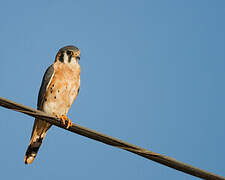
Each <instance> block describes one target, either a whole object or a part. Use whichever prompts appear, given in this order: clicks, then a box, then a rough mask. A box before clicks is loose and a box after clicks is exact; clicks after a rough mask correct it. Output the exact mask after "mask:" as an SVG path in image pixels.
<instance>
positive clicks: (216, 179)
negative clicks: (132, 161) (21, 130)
mask: <svg viewBox="0 0 225 180" xmlns="http://www.w3.org/2000/svg"><path fill="white" fill-rule="evenodd" d="M0 106H2V107H5V108H8V109H11V110H14V111H18V112H21V113H24V114H27V115H29V116H32V117H35V118H38V119H42V120H44V121H47V122H49V123H52V124H54V125H56V126H58V127H60V128H63V129H65V130H68V131H71V132H73V133H76V134H79V135H82V136H85V137H88V138H91V139H94V140H96V141H100V142H102V143H105V144H108V145H111V146H114V147H117V148H120V149H124V150H126V151H129V152H132V153H134V154H137V155H139V156H142V157H145V158H147V159H150V160H152V161H155V162H158V163H160V164H163V165H165V166H168V167H171V168H173V169H176V170H178V171H182V172H184V173H186V174H190V175H192V176H196V177H199V178H202V179H208V180H225V178H224V177H222V176H219V175H216V174H213V173H210V172H207V171H205V170H202V169H199V168H196V167H193V166H191V165H188V164H186V163H183V162H180V161H177V160H175V159H173V158H171V157H168V156H165V155H162V154H158V153H154V152H152V151H149V150H147V149H144V148H141V147H138V146H135V145H133V144H130V143H127V142H124V141H121V140H119V139H116V138H113V137H111V136H107V135H105V134H102V133H99V132H97V131H94V130H91V129H88V128H85V127H82V126H79V125H77V124H74V123H73V125H72V126H71V127H70V128H69V129H66V127H65V125H63V124H62V122H61V121H60V119H57V118H56V117H54V116H51V115H48V114H46V113H44V112H42V111H39V110H36V109H33V108H30V107H28V106H24V105H22V104H18V103H16V102H13V101H10V100H8V99H5V98H2V97H0Z"/></svg>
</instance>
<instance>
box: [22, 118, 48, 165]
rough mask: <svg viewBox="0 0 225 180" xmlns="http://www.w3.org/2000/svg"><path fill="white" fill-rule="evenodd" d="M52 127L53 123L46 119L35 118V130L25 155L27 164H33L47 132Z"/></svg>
mask: <svg viewBox="0 0 225 180" xmlns="http://www.w3.org/2000/svg"><path fill="white" fill-rule="evenodd" d="M50 127H51V124H49V123H47V122H45V121H42V120H40V119H35V122H34V127H33V132H32V135H31V139H30V144H29V146H28V148H27V151H26V154H25V157H24V162H25V164H31V163H32V162H33V161H34V159H35V157H36V155H37V152H38V150H39V148H40V146H41V143H42V141H43V139H44V137H45V135H46V133H47V130H48V129H49V128H50Z"/></svg>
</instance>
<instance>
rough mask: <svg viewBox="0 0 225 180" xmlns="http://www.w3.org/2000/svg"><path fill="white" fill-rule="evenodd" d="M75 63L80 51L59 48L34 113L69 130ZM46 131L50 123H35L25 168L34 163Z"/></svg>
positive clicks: (77, 84) (77, 68)
mask: <svg viewBox="0 0 225 180" xmlns="http://www.w3.org/2000/svg"><path fill="white" fill-rule="evenodd" d="M79 60H80V51H79V49H78V48H77V47H75V46H65V47H63V48H61V49H60V50H59V51H58V53H57V55H56V58H55V62H54V63H53V64H52V65H50V66H49V67H48V69H47V70H46V72H45V74H44V77H43V79H42V84H41V87H40V90H39V94H38V102H37V108H38V110H41V111H44V112H46V113H48V114H51V115H54V116H56V117H57V118H59V119H61V121H62V123H63V124H64V125H65V126H66V127H67V128H69V127H70V126H72V122H71V120H70V119H69V118H68V117H67V115H66V114H67V112H68V110H69V109H70V107H71V105H72V104H73V102H74V100H75V99H76V97H77V95H78V93H79V90H80V65H79ZM50 127H51V124H50V123H48V122H46V121H43V120H41V119H38V118H36V119H35V121H34V125H33V131H32V134H31V138H30V144H29V146H28V148H27V151H26V154H25V157H24V162H25V164H31V163H32V162H33V161H34V159H35V157H36V155H37V152H38V150H39V148H40V146H41V143H42V141H43V139H44V137H45V135H46V133H47V131H48V129H49V128H50Z"/></svg>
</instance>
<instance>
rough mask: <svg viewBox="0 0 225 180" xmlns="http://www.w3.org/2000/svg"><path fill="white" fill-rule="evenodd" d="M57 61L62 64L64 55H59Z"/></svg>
mask: <svg viewBox="0 0 225 180" xmlns="http://www.w3.org/2000/svg"><path fill="white" fill-rule="evenodd" d="M59 61H60V62H62V63H64V54H63V53H61V54H60V56H59Z"/></svg>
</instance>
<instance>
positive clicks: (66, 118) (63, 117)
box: [55, 114, 73, 129]
mask: <svg viewBox="0 0 225 180" xmlns="http://www.w3.org/2000/svg"><path fill="white" fill-rule="evenodd" d="M55 116H56V117H57V118H59V119H60V120H61V121H62V123H63V124H64V125H66V121H67V126H66V128H67V129H68V128H69V127H70V126H72V125H73V123H72V121H71V120H70V119H69V118H68V117H67V116H66V115H65V114H63V115H58V114H56V115H55Z"/></svg>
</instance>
